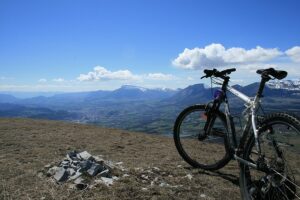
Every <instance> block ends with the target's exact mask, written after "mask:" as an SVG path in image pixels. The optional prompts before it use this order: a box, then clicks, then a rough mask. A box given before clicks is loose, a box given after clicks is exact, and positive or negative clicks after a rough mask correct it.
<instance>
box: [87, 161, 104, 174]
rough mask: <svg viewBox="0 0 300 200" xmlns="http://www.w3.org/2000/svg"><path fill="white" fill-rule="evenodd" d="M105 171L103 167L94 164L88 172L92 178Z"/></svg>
mask: <svg viewBox="0 0 300 200" xmlns="http://www.w3.org/2000/svg"><path fill="white" fill-rule="evenodd" d="M102 170H103V167H102V166H101V165H99V164H97V163H93V164H92V166H91V167H90V168H89V169H88V170H87V173H88V174H89V175H91V176H96V174H98V173H99V172H100V171H102Z"/></svg>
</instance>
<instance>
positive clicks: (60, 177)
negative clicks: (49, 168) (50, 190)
mask: <svg viewBox="0 0 300 200" xmlns="http://www.w3.org/2000/svg"><path fill="white" fill-rule="evenodd" d="M54 179H55V180H56V181H58V182H63V181H66V180H67V179H68V172H67V170H66V169H64V168H63V167H59V168H58V170H57V171H56V173H55V175H54Z"/></svg>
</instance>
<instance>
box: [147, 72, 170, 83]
mask: <svg viewBox="0 0 300 200" xmlns="http://www.w3.org/2000/svg"><path fill="white" fill-rule="evenodd" d="M147 78H148V79H151V80H162V81H168V80H172V79H174V78H175V77H174V76H173V75H171V74H163V73H149V74H148V75H147Z"/></svg>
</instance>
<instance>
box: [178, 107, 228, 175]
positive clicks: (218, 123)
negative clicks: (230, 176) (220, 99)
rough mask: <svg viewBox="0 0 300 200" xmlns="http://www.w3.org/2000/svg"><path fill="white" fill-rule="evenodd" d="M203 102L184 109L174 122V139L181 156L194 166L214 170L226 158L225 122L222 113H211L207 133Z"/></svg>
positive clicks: (218, 167)
mask: <svg viewBox="0 0 300 200" xmlns="http://www.w3.org/2000/svg"><path fill="white" fill-rule="evenodd" d="M205 109H206V105H194V106H190V107H188V108H186V109H185V110H183V111H182V112H181V113H180V115H179V116H178V117H177V119H176V122H175V125H174V135H173V136H174V141H175V145H176V148H177V150H178V152H179V154H180V155H181V157H182V158H183V159H184V160H185V161H186V162H187V163H189V164H190V165H191V166H193V167H196V168H202V169H206V170H217V169H220V168H221V167H223V166H224V165H226V164H227V163H228V162H229V160H230V156H229V153H228V152H229V151H228V143H227V125H226V120H225V117H224V114H222V113H221V112H219V113H214V114H213V115H214V117H215V119H214V123H213V124H212V126H211V127H210V128H209V130H208V131H207V133H205V131H204V126H205V124H206V122H207V116H206V110H205Z"/></svg>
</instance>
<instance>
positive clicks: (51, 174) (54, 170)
mask: <svg viewBox="0 0 300 200" xmlns="http://www.w3.org/2000/svg"><path fill="white" fill-rule="evenodd" d="M57 170H58V167H56V166H54V167H51V168H50V169H49V170H48V171H47V173H46V175H47V176H53V175H54V174H55V173H56V171H57Z"/></svg>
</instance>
